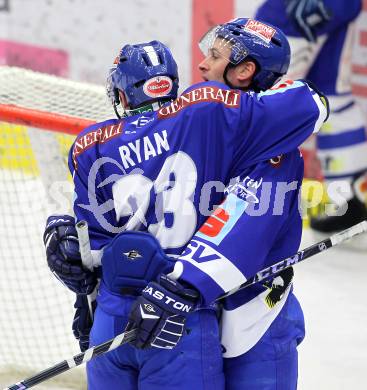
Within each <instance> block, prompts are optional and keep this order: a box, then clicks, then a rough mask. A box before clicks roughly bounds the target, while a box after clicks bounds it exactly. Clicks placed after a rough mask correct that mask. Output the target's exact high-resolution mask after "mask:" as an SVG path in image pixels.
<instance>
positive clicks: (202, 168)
mask: <svg viewBox="0 0 367 390" xmlns="http://www.w3.org/2000/svg"><path fill="white" fill-rule="evenodd" d="M326 115H327V113H326V109H325V107H324V105H323V104H322V102H321V100H320V98H319V97H318V95H317V94H316V93H315V92H313V91H312V90H311V89H310V88H309V87H308V86H307V85H306V84H304V83H303V82H301V81H294V82H291V81H290V82H289V83H287V84H282V85H280V86H278V87H277V88H276V89H273V90H269V91H267V92H262V93H259V94H255V93H253V92H248V93H242V92H240V91H238V90H231V89H229V88H228V87H227V86H225V85H223V84H221V83H217V82H205V83H200V84H196V85H194V86H192V87H190V88H189V89H188V90H187V91H185V92H184V93H183V94H182V95H181V96H180V97H179V98H178V99H177V100H175V101H174V102H172V103H170V104H168V105H166V106H164V107H162V108H161V109H160V110H159V111H157V112H152V113H144V114H142V115H139V116H133V117H129V118H125V119H121V120H118V119H111V120H107V121H105V122H102V123H98V124H95V125H92V126H90V127H88V128H86V129H85V130H84V131H83V132H82V133H81V134H80V135H79V136H78V137H77V139H76V141H75V142H74V144H73V146H72V148H71V152H70V158H69V166H70V169H71V172H72V175H73V179H74V184H75V203H74V211H75V215H76V218H77V220H81V219H85V220H86V221H87V222H88V224H89V234H90V239H91V248H92V250H93V251H95V252H94V254H95V257H96V264H95V265H96V266H97V265H99V264H98V257H99V256H98V251H99V250H101V249H102V248H103V247H104V246H105V245H106V244H108V242H109V241H110V240H111V238H112V237H114V235H116V234H118V233H119V232H121V231H124V230H126V229H130V230H142V231H149V232H151V233H152V234H153V235H154V236H156V237H157V238H158V240H159V242H160V243H161V245H162V247H163V248H164V249H165V251H166V252H167V253H168V254H171V255H179V254H180V253H181V252H182V250H183V248H185V246H186V245H187V243H188V242H189V241H190V239H191V238H192V236H193V235H194V233H195V232H196V231H197V230H198V228H199V227H200V226H201V225H203V223H204V222H205V220H206V218H207V217H208V216H209V215H210V214H211V212H212V211H213V210H214V209H215V206H217V205H219V204H220V203H221V202H222V201H223V199H224V197H225V193H224V190H225V187H226V185H227V184H228V183H229V182H230V179H231V178H236V177H239V176H240V177H241V178H242V177H243V174H244V172H246V171H247V170H248V169H250V168H251V167H253V166H254V165H255V164H257V163H259V162H261V161H266V160H269V159H271V158H272V157H274V156H278V155H281V154H285V153H289V152H291V151H293V150H294V149H295V148H297V147H298V146H299V145H300V144H301V143H302V142H303V141H304V140H305V139H306V138H307V137H308V136H309V135H311V134H312V133H313V132H314V131H318V129H319V127H320V126H321V124H322V123H323V121H324V119H325V117H326Z"/></svg>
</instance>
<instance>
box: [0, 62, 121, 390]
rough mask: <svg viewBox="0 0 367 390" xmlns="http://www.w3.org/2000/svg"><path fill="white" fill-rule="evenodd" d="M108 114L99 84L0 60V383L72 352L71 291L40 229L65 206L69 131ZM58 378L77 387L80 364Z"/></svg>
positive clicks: (69, 189) (67, 208) (68, 203)
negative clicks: (55, 271)
mask: <svg viewBox="0 0 367 390" xmlns="http://www.w3.org/2000/svg"><path fill="white" fill-rule="evenodd" d="M114 117H115V114H114V111H113V108H112V106H111V104H110V102H109V101H108V98H107V96H106V93H105V88H104V87H103V86H96V85H90V84H86V83H80V82H74V81H71V80H67V79H62V78H59V77H55V76H50V75H46V74H41V73H37V72H33V71H29V70H25V69H21V68H14V67H7V66H0V220H1V223H0V269H1V272H0V307H1V319H0V388H2V387H3V386H5V385H7V384H9V383H10V382H14V381H16V380H17V378H19V379H21V378H22V377H23V376H24V375H25V374H26V375H29V374H32V373H35V372H37V371H39V370H40V369H42V368H43V367H45V366H48V365H50V364H53V363H54V362H56V361H58V360H59V359H60V358H61V357H63V356H69V355H72V354H75V353H76V352H78V343H77V341H76V340H75V339H74V337H73V335H72V330H71V324H72V318H73V301H74V299H75V295H74V294H73V293H71V292H69V291H68V290H67V289H66V288H65V287H64V286H62V285H61V284H60V282H59V281H57V280H56V278H54V277H53V276H52V274H51V273H50V271H49V270H48V267H47V262H46V258H45V250H44V246H43V242H42V236H43V231H44V227H45V223H46V219H47V217H48V216H49V215H50V214H54V213H57V214H63V213H70V212H71V209H72V203H71V202H72V193H73V188H72V181H71V177H70V174H69V171H68V167H67V155H68V151H69V149H70V146H71V144H72V142H73V140H74V139H75V136H76V134H78V133H79V132H80V131H81V130H82V129H83V128H85V127H87V126H88V125H90V124H93V123H95V122H99V121H102V120H105V119H108V118H114ZM59 380H61V381H62V383H63V386H64V387H65V388H66V386H67V388H79V389H80V388H84V387H85V386H84V384H82V383H84V380H83V375H82V374H81V372H80V370H77V372H76V373H75V374H74V373H72V374H71V376H70V374H69V375H65V376H64V375H63V376H62V377H60V379H59ZM1 385H3V386H1ZM75 386H76V387H75ZM51 388H52V387H51Z"/></svg>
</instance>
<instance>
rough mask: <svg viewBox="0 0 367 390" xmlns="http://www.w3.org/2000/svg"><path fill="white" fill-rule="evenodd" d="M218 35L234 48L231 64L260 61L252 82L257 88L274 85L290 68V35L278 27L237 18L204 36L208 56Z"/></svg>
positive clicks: (224, 44) (264, 88)
mask: <svg viewBox="0 0 367 390" xmlns="http://www.w3.org/2000/svg"><path fill="white" fill-rule="evenodd" d="M217 38H222V39H221V40H220V43H219V44H220V45H223V46H226V47H227V48H230V51H229V50H226V51H227V52H228V51H229V52H230V54H229V57H228V58H227V59H228V61H229V66H235V65H238V64H240V63H241V62H243V61H245V60H253V61H254V62H255V63H256V64H257V67H258V69H257V72H256V74H255V76H254V78H253V80H252V84H251V87H252V88H254V89H255V90H256V89H257V90H266V89H268V88H270V87H271V86H273V85H274V84H275V83H276V82H277V81H278V80H279V79H280V78H281V76H283V75H284V74H285V73H287V71H288V67H289V63H290V56H291V50H290V46H289V42H288V40H287V37H286V36H285V35H284V33H283V32H282V31H281V30H280V29H279V28H277V27H274V26H272V25H270V24H268V23H264V22H261V21H260V20H255V19H249V18H237V19H233V20H231V21H229V22H228V23H225V24H221V25H218V26H216V27H214V28H212V29H211V30H210V31H209V32H208V33H206V34H205V35H204V37H203V38H202V39H201V41H200V42H199V47H200V49H201V50H202V52H203V53H204V55H208V52H209V50H210V49H211V47H212V46H213V45H214V42H215V40H216V39H217ZM227 70H228V67H227V69H226V71H227ZM226 71H225V73H226ZM224 76H225V75H224ZM224 79H225V80H226V77H224Z"/></svg>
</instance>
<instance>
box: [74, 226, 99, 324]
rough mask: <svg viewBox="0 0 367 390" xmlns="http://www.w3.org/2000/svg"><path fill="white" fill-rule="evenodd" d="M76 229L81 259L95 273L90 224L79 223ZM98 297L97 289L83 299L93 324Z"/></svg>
mask: <svg viewBox="0 0 367 390" xmlns="http://www.w3.org/2000/svg"><path fill="white" fill-rule="evenodd" d="M75 228H76V231H77V233H78V240H79V250H80V257H81V258H82V263H83V265H84V267H85V268H87V269H88V270H89V271H91V272H93V257H92V252H91V250H90V241H89V234H88V223H87V221H79V222H78V223H77V224H76V225H75ZM96 296H97V287H96V288H95V290H94V291H93V292H92V293H91V294H89V295H87V296H83V299H87V302H88V307H89V314H90V318H91V319H92V322H93V302H94V301H95V299H96Z"/></svg>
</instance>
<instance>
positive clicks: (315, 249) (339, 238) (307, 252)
mask: <svg viewBox="0 0 367 390" xmlns="http://www.w3.org/2000/svg"><path fill="white" fill-rule="evenodd" d="M365 232H367V221H363V222H360V223H358V224H357V225H354V226H351V227H350V228H348V229H345V230H343V231H341V232H339V233H336V234H334V235H332V236H331V237H329V238H326V239H325V240H322V241H319V242H317V243H316V244H313V245H311V246H309V247H307V248H305V249H302V250H300V251H299V252H297V253H296V254H295V255H293V256H290V257H287V258H286V259H284V260H281V261H279V262H278V263H275V264H273V265H271V266H270V267H267V268H264V269H262V270H261V271H259V272H258V273H257V274H256V275H255V276H253V277H251V278H249V279H247V281H246V282H245V283H242V284H241V285H240V286H238V287H236V288H234V289H233V290H230V291H228V292H227V293H226V294H224V295H222V296H221V297H219V298H218V299H217V300H216V301H219V300H221V299H223V298H226V297H228V296H229V295H232V294H234V293H235V292H237V291H238V290H242V289H243V288H246V287H248V286H251V285H253V284H255V283H258V282H260V281H262V280H264V279H266V278H269V277H271V276H274V275H275V274H277V273H278V272H279V271H281V270H283V269H285V268H289V267H291V266H292V265H295V264H297V263H300V262H301V261H303V260H306V259H308V258H310V257H312V256H314V255H317V254H318V253H321V252H323V251H325V250H326V249H329V248H332V247H334V246H336V245H338V244H340V243H342V242H344V241H346V240H349V239H350V238H352V237H355V236H357V235H359V234H361V233H365Z"/></svg>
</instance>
